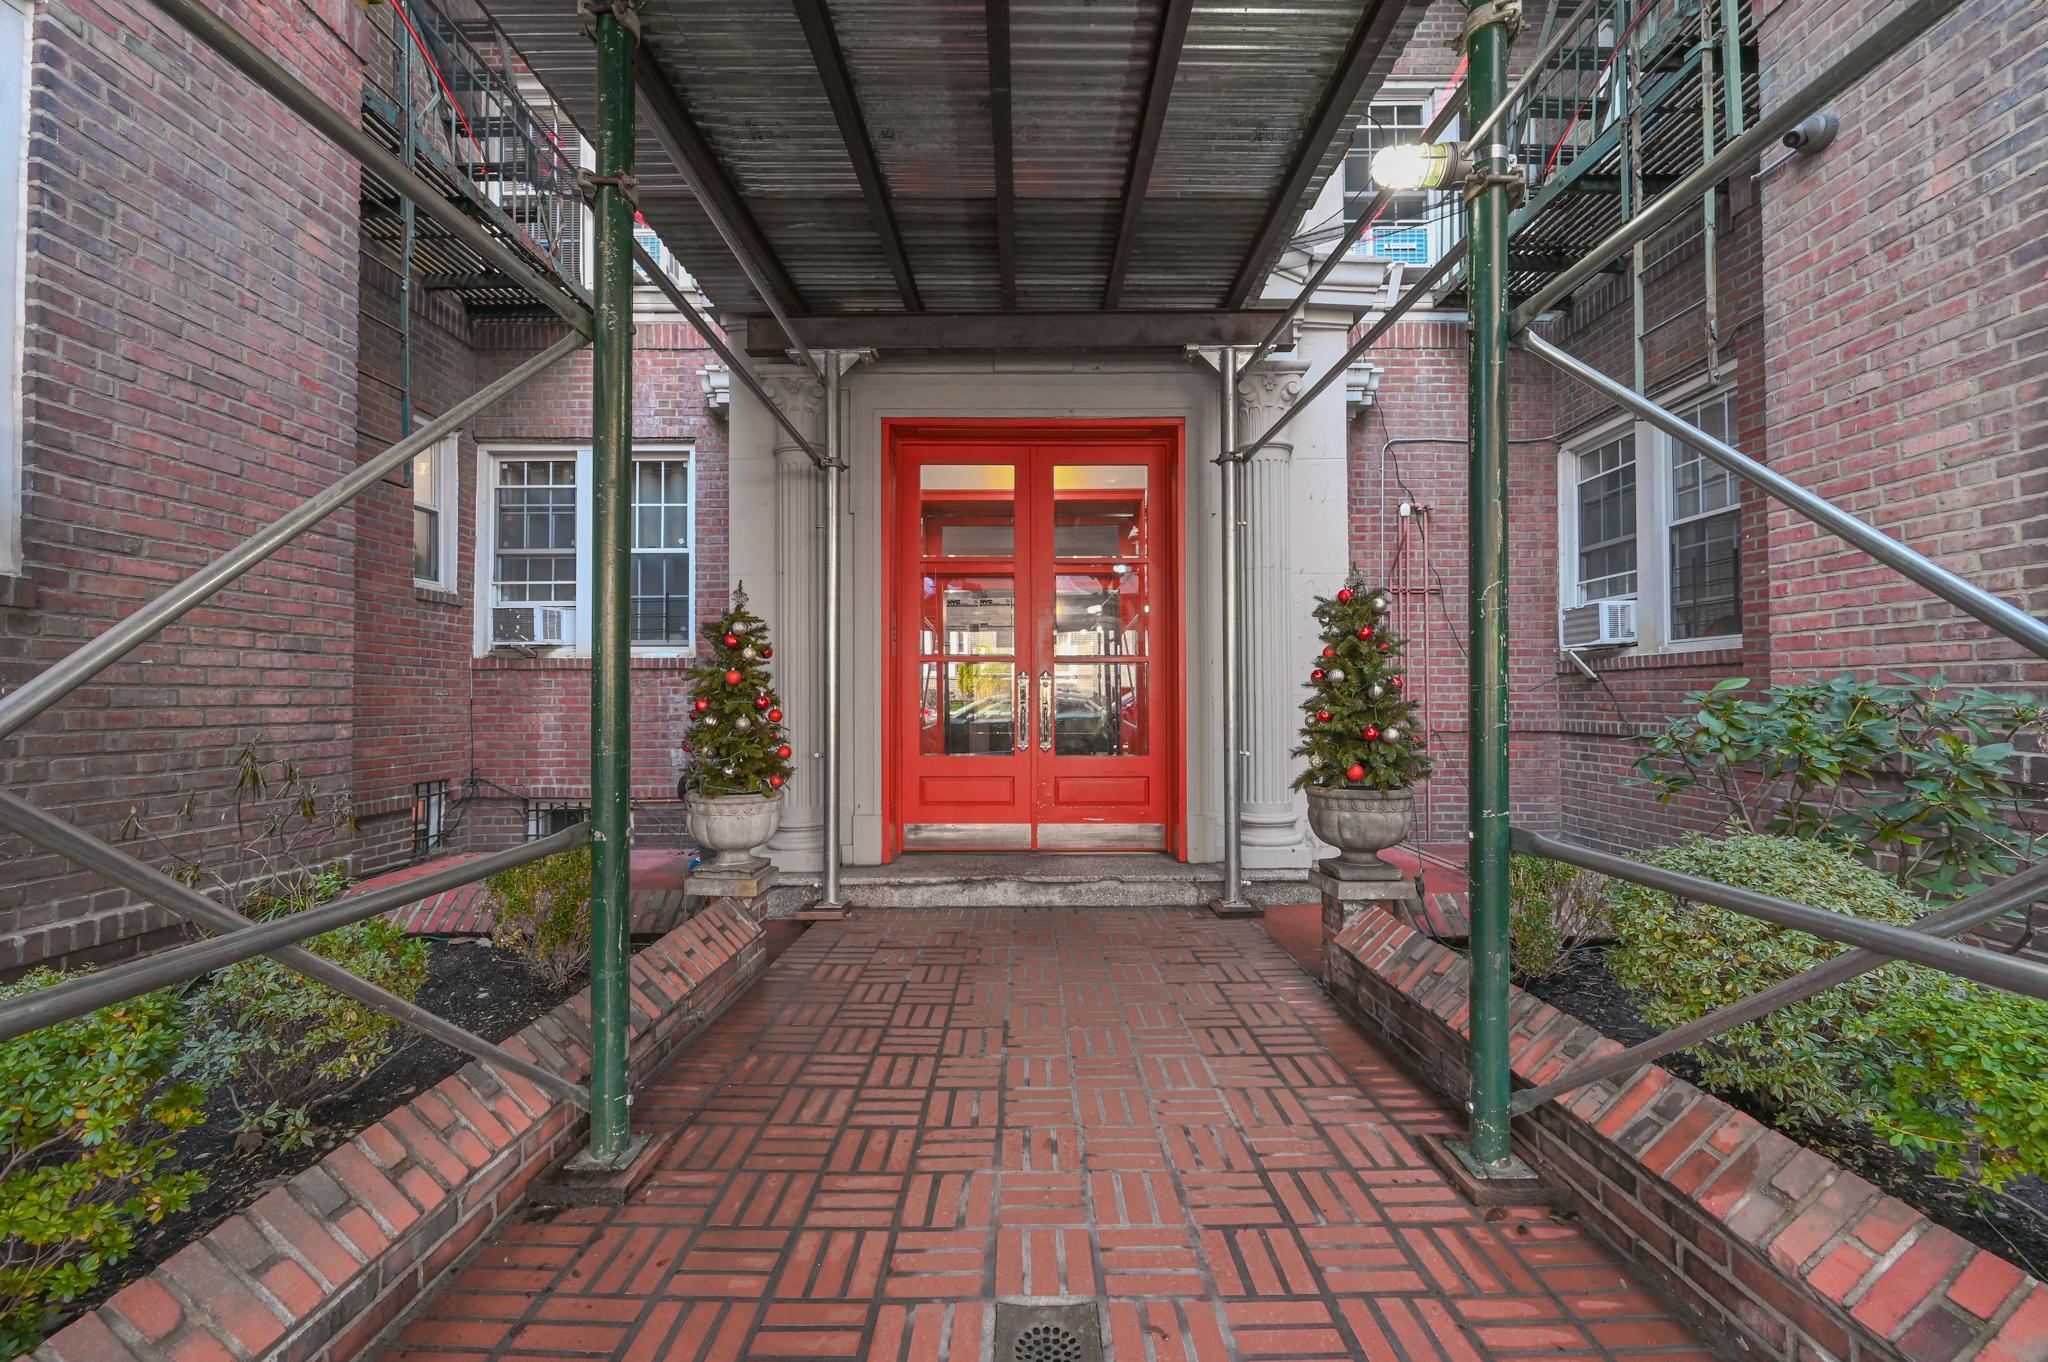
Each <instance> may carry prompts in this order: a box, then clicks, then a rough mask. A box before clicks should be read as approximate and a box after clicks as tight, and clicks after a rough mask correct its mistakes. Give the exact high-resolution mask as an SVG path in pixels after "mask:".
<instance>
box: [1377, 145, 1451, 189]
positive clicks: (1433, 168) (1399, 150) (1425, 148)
mask: <svg viewBox="0 0 2048 1362" xmlns="http://www.w3.org/2000/svg"><path fill="white" fill-rule="evenodd" d="M1467 170H1468V167H1467V166H1466V164H1465V158H1464V156H1463V155H1462V154H1461V153H1460V151H1459V149H1458V147H1457V146H1456V145H1454V144H1452V143H1448V142H1430V143H1414V142H1408V143H1403V144H1401V145H1399V146H1392V147H1381V148H1380V149H1379V150H1378V151H1376V152H1374V153H1373V156H1372V182H1373V183H1374V184H1376V185H1378V186H1379V187H1380V188H1382V189H1385V190H1389V191H1392V192H1394V193H1401V192H1404V191H1407V190H1414V189H1442V188H1444V187H1445V186H1446V185H1451V184H1457V183H1458V182H1460V181H1462V180H1463V179H1464V178H1465V176H1466V173H1467Z"/></svg>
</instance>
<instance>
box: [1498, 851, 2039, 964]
mask: <svg viewBox="0 0 2048 1362" xmlns="http://www.w3.org/2000/svg"><path fill="white" fill-rule="evenodd" d="M1514 849H1515V850H1516V851H1520V852H1524V853H1526V854H1528V855H1531V856H1543V857H1547V858H1549V859H1550V860H1553V861H1563V862H1564V863H1565V864H1566V865H1575V866H1578V867H1580V868H1581V869H1584V870H1593V871H1598V872H1599V873H1600V874H1602V875H1607V876H1610V877H1611V878H1613V879H1617V880H1626V881H1628V882H1629V883H1630V884H1640V885H1642V886H1644V887H1645V888H1647V889H1656V890H1659V891H1661V892H1663V893H1666V894H1670V895H1672V896H1673V897H1675V898H1682V899H1690V900H1691V901H1692V902H1694V903H1705V904H1710V905H1712V906H1713V907H1716V908H1725V909H1727V910H1728V911H1729V912H1731V913H1741V914H1742V915H1743V916H1744V917H1753V918H1759V919H1761V920H1763V921H1765V922H1772V923H1776V924H1777V925H1778V926H1780V927H1789V928H1791V929H1792V930H1793V931H1795V932H1806V933H1808V934H1809V935H1812V936H1817V937H1820V938H1821V939H1822V940H1825V941H1839V942H1842V943H1843V944H1844V945H1849V946H1861V947H1863V948H1864V949H1865V950H1868V951H1873V952H1875V953H1877V954H1879V955H1885V956H1889V957H1891V958H1893V959H1895V960H1910V961H1912V962H1913V963H1914V964H1916V965H1926V966H1928V967H1929V968H1931V969H1938V970H1941V971H1943V972H1945V973H1948V974H1953V975H1956V976H1957V977H1959V978H1963V979H1970V980H1974V981H1975V982H1977V983H1980V984H1989V985H1990V986H1991V987H1993V988H2002V989H2005V990H2006V991H2007V992H2009V993H2019V994H2024V995H2025V996H2027V997H2029V998H2048V965H2037V964H2034V963H2032V962H2031V961H2027V960H2022V959H2020V958H2019V957H2018V956H2016V955H2001V954H1999V953H1998V952H1996V951H1987V950H1984V949H1982V948H1980V947H1977V946H1964V945H1959V944H1957V943H1956V942H1953V941H1944V940H1941V939H1940V938H1938V937H1933V936H1929V935H1927V934H1926V933H1924V932H1920V931H1916V930H1914V929H1913V928H1910V927H1894V926H1892V925H1891V924H1889V923H1884V922H1872V921H1870V920H1868V919H1866V918H1860V917H1851V916H1849V915H1848V914H1847V913H1836V912H1830V911H1829V910H1828V909H1825V908H1815V907H1813V906H1812V905H1811V904H1805V903H1794V902H1793V901H1792V900H1790V899H1781V898H1774V897H1772V896H1771V895H1769V894H1759V893H1756V892H1755V891H1753V890H1749V889H1737V888H1733V887H1732V886H1729V885H1725V884H1716V883H1715V882H1714V881H1712V880H1703V879H1701V878H1699V877H1698V876H1697V875H1684V874H1680V873H1679V872H1678V871H1676V870H1665V869H1663V868H1661V867H1659V866H1654V865H1645V864H1643V863H1642V862H1641V861H1631V860H1629V859H1628V858H1627V857H1625V856H1615V855H1612V854H1610V853H1608V852H1605V851H1595V850H1593V849H1592V848H1591V847H1582V846H1578V845H1575V844H1573V843H1571V842H1563V841H1559V840H1558V839H1557V838H1555V837H1545V836H1544V835H1543V834H1541V833H1537V832H1530V831H1529V830H1528V829H1526V828H1516V829H1515V830H1514Z"/></svg>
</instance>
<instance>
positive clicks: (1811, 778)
mask: <svg viewBox="0 0 2048 1362" xmlns="http://www.w3.org/2000/svg"><path fill="white" fill-rule="evenodd" d="M1690 698H1691V701H1692V703H1693V704H1695V705H1696V706H1698V708H1697V710H1696V711H1695V712H1694V713H1692V714H1687V715H1682V716H1680V717H1679V718H1677V719H1674V720H1672V722H1671V723H1670V725H1669V726H1668V727H1667V728H1666V729H1665V730H1664V731H1663V732H1662V733H1658V734H1655V735H1654V736H1652V737H1651V738H1650V739H1649V741H1648V744H1647V749H1646V751H1645V753H1644V755H1643V756H1642V758H1641V759H1640V760H1638V761H1637V763H1636V770H1637V773H1638V774H1639V775H1640V776H1641V777H1642V778H1643V779H1644V780H1645V781H1646V782H1648V783H1649V784H1650V785H1651V786H1653V787H1654V788H1655V789H1656V791H1657V797H1658V799H1659V800H1661V801H1662V802H1664V803H1667V804H1668V803H1670V802H1671V800H1672V799H1673V798H1675V797H1676V796H1677V795H1679V794H1680V793H1681V792H1684V791H1688V790H1689V791H1693V792H1694V793H1695V794H1703V795H1706V796H1708V797H1710V798H1716V799H1718V800H1720V801H1721V803H1722V804H1724V805H1725V806H1726V808H1727V811H1728V815H1729V817H1730V818H1731V819H1732V820H1733V821H1734V822H1736V823H1737V824H1739V825H1740V826H1742V827H1745V828H1749V829H1753V830H1755V831H1758V832H1779V833H1784V834H1787V835H1788V836H1793V837H1812V838H1816V839H1819V840H1822V841H1827V842H1832V843H1834V844H1835V845H1837V846H1840V847H1843V848H1845V849H1847V850H1850V851H1853V852H1856V853H1857V854H1859V855H1862V856H1864V857H1866V858H1868V859H1870V860H1872V861H1874V862H1881V863H1882V864H1883V865H1884V866H1885V867H1886V868H1887V869H1889V870H1891V871H1892V872H1893V874H1894V876H1895V877H1896V878H1897V880H1898V882H1899V883H1900V884H1901V885H1903V886H1906V887H1908V888H1911V889H1914V890H1916V891H1918V892H1920V893H1922V894H1927V895H1931V896H1935V897H1951V896H1953V895H1955V894H1957V893H1960V892H1964V891H1966V890H1969V889H1971V888H1974V887H1977V886H1979V885H1982V884H1984V883H1985V882H1987V881H1989V880H1995V879H1998V878H2000V877H2001V876H2004V875H2009V874H2011V873H2012V872H2013V871H2015V870H2019V869H2023V868H2025V867H2026V866H2027V865H2029V864H2032V863H2033V862H2034V861H2037V860H2039V859H2041V858H2042V856H2043V855H2044V854H2048V833H2044V832H2043V830H2042V829H2041V828H2040V826H2039V822H2038V820H2037V819H2035V818H2034V817H2032V814H2033V812H2034V809H2035V806H2036V804H2037V802H2038V800H2039V798H2040V795H2041V791H2040V790H2039V789H2037V788H2030V787H2028V786H2027V785H2024V784H2022V783H2021V782H2020V781H2019V780H2018V779H2017V777H2016V775H2015V772H2014V766H2013V757H2014V753H2015V751H2016V750H2017V749H2018V747H2019V746H2020V745H2023V744H2029V745H2033V746H2040V745H2042V744H2043V743H2044V742H2048V704H2043V703H2042V702H2040V701H2037V700H2027V699H2020V698H2016V697H2014V696H2010V695H2001V694H1998V693H1996V692H1993V691H1983V690H1972V689H1967V688H1963V687H1956V686H1950V685H1949V684H1948V680H1947V678H1946V677H1943V676H1939V675H1937V676H1932V677H1926V678H1918V677H1903V678H1901V679H1900V681H1899V682H1898V683H1897V684H1890V685H1888V684H1882V683H1879V682H1875V681H1863V680H1858V679H1856V678H1854V677H1848V676H1838V677H1833V678H1830V679H1825V680H1812V681H1801V682H1795V683H1793V684H1790V685H1782V686H1772V687H1770V688H1769V689H1767V690H1764V691H1762V692H1761V693H1752V692H1751V691H1750V689H1749V682H1748V681H1747V680H1746V679H1740V678H1734V679H1730V680H1727V681H1723V682H1721V683H1720V684H1719V685H1717V686H1715V687H1714V688H1713V689H1711V690H1707V691H1702V692H1700V693H1698V694H1696V695H1693V696H1692V697H1690Z"/></svg>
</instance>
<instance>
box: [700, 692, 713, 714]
mask: <svg viewBox="0 0 2048 1362" xmlns="http://www.w3.org/2000/svg"><path fill="white" fill-rule="evenodd" d="M709 708H711V702H710V701H709V700H706V699H705V698H704V697H702V696H701V695H700V696H698V697H697V712H698V713H699V714H702V713H703V712H704V711H705V710H707V709H709Z"/></svg>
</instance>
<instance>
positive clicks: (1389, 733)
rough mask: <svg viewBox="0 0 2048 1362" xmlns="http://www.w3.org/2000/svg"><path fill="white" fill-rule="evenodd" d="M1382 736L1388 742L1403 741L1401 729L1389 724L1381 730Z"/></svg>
mask: <svg viewBox="0 0 2048 1362" xmlns="http://www.w3.org/2000/svg"><path fill="white" fill-rule="evenodd" d="M1380 736H1381V737H1382V738H1385V739H1386V740H1387V741H1388V742H1399V741H1401V730H1400V729H1398V728H1396V727H1394V726H1393V725H1391V724H1389V725H1388V726H1387V727H1385V728H1383V729H1381V730H1380Z"/></svg>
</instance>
